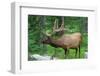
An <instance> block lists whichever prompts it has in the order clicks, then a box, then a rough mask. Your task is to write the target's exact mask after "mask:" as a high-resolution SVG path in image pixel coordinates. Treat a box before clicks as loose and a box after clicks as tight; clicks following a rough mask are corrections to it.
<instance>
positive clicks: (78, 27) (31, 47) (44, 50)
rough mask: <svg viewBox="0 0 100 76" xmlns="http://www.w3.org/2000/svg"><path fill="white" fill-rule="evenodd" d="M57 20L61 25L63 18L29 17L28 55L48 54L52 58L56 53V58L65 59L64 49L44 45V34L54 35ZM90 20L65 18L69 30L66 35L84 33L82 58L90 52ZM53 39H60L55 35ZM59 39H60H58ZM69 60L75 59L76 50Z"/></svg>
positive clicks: (65, 24) (72, 52)
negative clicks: (53, 29)
mask: <svg viewBox="0 0 100 76" xmlns="http://www.w3.org/2000/svg"><path fill="white" fill-rule="evenodd" d="M55 19H58V25H59V26H60V24H61V16H38V15H29V16H28V53H31V54H41V55H44V54H47V55H49V56H52V55H53V54H54V53H55V51H56V57H57V58H60V59H64V50H63V49H62V48H54V47H52V46H50V45H44V44H42V43H41V40H42V39H44V38H45V36H44V35H43V32H48V33H52V27H53V25H54V21H55ZM87 26H88V18H87V17H73V16H72V17H71V16H66V17H64V27H65V29H69V30H67V31H65V34H70V33H74V32H81V33H82V44H81V58H83V57H84V52H85V51H88V50H87V49H88V27H87ZM53 37H58V36H56V35H55V34H54V35H53ZM58 38H59V37H58ZM68 58H69V59H73V58H75V50H73V49H71V51H70V53H69V56H68Z"/></svg>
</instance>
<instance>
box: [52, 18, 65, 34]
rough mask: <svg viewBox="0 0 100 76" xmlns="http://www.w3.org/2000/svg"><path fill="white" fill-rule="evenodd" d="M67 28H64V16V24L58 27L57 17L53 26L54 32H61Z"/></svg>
mask: <svg viewBox="0 0 100 76" xmlns="http://www.w3.org/2000/svg"><path fill="white" fill-rule="evenodd" d="M65 30H66V29H65V28H64V18H63V19H62V24H61V26H60V27H58V20H57V19H55V21H54V26H53V32H61V31H65Z"/></svg>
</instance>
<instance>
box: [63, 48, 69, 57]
mask: <svg viewBox="0 0 100 76" xmlns="http://www.w3.org/2000/svg"><path fill="white" fill-rule="evenodd" d="M64 51H65V59H66V57H68V49H64ZM66 55H67V56H66Z"/></svg>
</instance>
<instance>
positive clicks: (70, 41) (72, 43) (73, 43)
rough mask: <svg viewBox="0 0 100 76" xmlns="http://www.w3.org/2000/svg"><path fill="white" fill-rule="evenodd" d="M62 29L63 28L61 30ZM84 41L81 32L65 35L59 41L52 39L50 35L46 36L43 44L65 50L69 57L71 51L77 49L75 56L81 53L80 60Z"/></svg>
mask: <svg viewBox="0 0 100 76" xmlns="http://www.w3.org/2000/svg"><path fill="white" fill-rule="evenodd" d="M60 29H61V28H60ZM81 41H82V35H81V33H80V32H76V33H72V34H63V35H62V36H61V37H59V38H58V39H55V38H53V37H51V36H50V35H48V34H46V39H44V40H43V41H42V43H43V44H49V45H51V46H53V47H55V48H58V47H60V48H63V49H64V52H65V58H66V55H67V56H68V52H69V49H76V53H75V56H77V53H78V51H79V58H80V44H81Z"/></svg>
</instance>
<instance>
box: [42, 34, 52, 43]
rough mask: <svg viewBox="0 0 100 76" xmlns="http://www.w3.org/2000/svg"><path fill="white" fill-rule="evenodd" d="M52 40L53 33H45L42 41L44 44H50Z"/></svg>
mask: <svg viewBox="0 0 100 76" xmlns="http://www.w3.org/2000/svg"><path fill="white" fill-rule="evenodd" d="M51 40H52V38H51V34H48V33H44V37H43V39H42V41H41V43H43V44H50V43H51Z"/></svg>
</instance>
